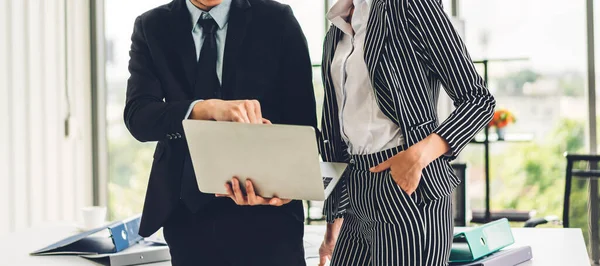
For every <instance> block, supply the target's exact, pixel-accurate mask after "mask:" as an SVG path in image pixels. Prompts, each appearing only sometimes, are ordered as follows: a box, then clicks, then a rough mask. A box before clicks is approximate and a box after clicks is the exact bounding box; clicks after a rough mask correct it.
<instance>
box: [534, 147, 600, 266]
mask: <svg viewBox="0 0 600 266" xmlns="http://www.w3.org/2000/svg"><path fill="white" fill-rule="evenodd" d="M565 157H566V158H567V169H566V179H565V194H564V202H563V215H562V221H559V219H558V217H556V216H550V217H545V218H534V219H531V220H529V221H527V222H526V223H525V227H536V226H538V225H540V224H546V223H549V222H555V223H556V222H558V223H562V226H563V227H565V228H568V227H569V226H570V220H569V213H570V208H571V189H572V183H573V180H574V179H573V178H576V179H575V180H581V181H587V182H589V192H591V193H589V195H591V198H590V199H589V200H588V212H589V213H588V215H589V219H588V220H589V221H588V225H589V227H590V247H591V250H590V255H591V258H592V260H593V261H594V263H596V264H597V265H598V264H600V236H599V234H600V232H599V231H600V230H599V223H600V221H599V220H598V219H599V216H600V214H599V212H600V204H599V201H600V199H599V197H600V196H598V181H599V178H600V170H598V169H599V167H598V163H599V162H600V155H578V154H565ZM576 163H583V164H584V165H585V169H575V164H576ZM593 195H595V196H593Z"/></svg>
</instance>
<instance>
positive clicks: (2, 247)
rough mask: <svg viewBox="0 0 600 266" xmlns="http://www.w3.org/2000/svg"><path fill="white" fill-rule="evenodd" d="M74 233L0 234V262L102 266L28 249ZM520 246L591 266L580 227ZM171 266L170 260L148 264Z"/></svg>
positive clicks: (315, 235)
mask: <svg viewBox="0 0 600 266" xmlns="http://www.w3.org/2000/svg"><path fill="white" fill-rule="evenodd" d="M324 231H325V228H324V227H323V226H307V227H306V234H305V242H306V243H305V245H306V254H307V256H309V257H313V258H309V259H308V260H307V265H308V266H313V265H317V264H318V258H316V256H318V248H319V245H320V244H321V240H322V239H323V233H324ZM74 232H75V230H74V228H73V227H69V226H54V227H46V228H36V229H31V230H28V231H23V232H19V233H14V234H10V235H7V236H4V237H0V265H7V266H12V265H19V266H21V265H24V266H29V265H47V266H71V265H73V266H75V265H77V266H79V265H99V264H97V263H94V262H92V261H90V260H87V259H83V258H79V257H74V256H42V257H35V256H29V255H28V254H29V252H31V251H33V250H36V249H38V248H41V247H44V246H46V245H48V244H50V243H52V242H53V241H56V240H59V239H61V238H63V237H65V236H69V235H70V234H73V233H74ZM513 234H514V236H515V240H516V244H515V246H517V245H529V246H531V247H532V249H533V257H534V259H533V260H532V261H529V262H526V263H523V264H521V265H520V266H589V265H590V263H589V259H588V254H587V251H586V247H585V243H584V241H583V235H582V233H581V230H579V229H526V228H513ZM146 265H150V266H169V265H171V264H170V263H169V262H163V263H154V264H146Z"/></svg>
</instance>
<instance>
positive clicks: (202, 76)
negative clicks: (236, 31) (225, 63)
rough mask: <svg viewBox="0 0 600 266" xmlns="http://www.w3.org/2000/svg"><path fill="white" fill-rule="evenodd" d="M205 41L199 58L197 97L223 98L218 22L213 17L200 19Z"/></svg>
mask: <svg viewBox="0 0 600 266" xmlns="http://www.w3.org/2000/svg"><path fill="white" fill-rule="evenodd" d="M198 24H199V25H200V27H202V34H203V35H204V43H203V44H202V49H201V50H200V58H199V59H198V72H197V74H196V86H195V87H196V89H195V90H196V97H198V98H199V99H210V98H217V99H220V98H221V84H220V82H219V78H218V76H217V37H216V33H217V28H218V26H217V23H216V22H215V20H214V19H212V18H206V19H200V20H198Z"/></svg>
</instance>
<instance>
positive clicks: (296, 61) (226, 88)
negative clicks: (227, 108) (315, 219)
mask: <svg viewBox="0 0 600 266" xmlns="http://www.w3.org/2000/svg"><path fill="white" fill-rule="evenodd" d="M185 1H187V0H174V1H173V2H171V3H169V4H167V5H164V6H160V7H157V8H155V9H152V10H150V11H148V12H146V13H144V14H142V15H141V16H139V17H138V18H137V19H136V21H135V26H134V31H133V35H132V37H131V40H132V45H131V51H130V61H129V72H130V74H131V76H130V78H129V80H128V84H127V102H126V106H125V111H124V120H125V124H126V126H127V128H128V129H129V131H130V132H131V134H132V135H133V136H134V137H135V138H136V139H138V140H139V141H143V142H146V141H158V144H157V146H156V151H155V153H154V162H153V163H152V171H151V173H150V181H149V183H148V189H147V194H146V200H145V204H144V210H143V215H142V222H141V226H140V235H142V236H148V235H150V234H152V233H154V232H155V231H157V230H158V229H159V228H160V227H161V226H162V225H163V223H164V222H165V221H166V219H167V218H168V217H169V214H170V213H171V211H172V210H173V209H174V207H175V206H177V204H179V199H180V190H181V178H182V168H183V162H184V159H186V158H185V157H189V156H190V155H189V151H188V148H187V145H186V141H185V138H186V136H185V134H184V132H183V127H182V120H183V119H184V117H185V115H186V112H187V110H188V108H189V107H190V104H191V103H192V101H194V100H195V99H194V90H195V88H196V87H197V86H202V77H201V76H198V77H197V76H196V73H197V72H196V64H197V63H196V52H195V48H194V41H193V39H192V33H191V30H192V26H191V24H192V23H191V18H190V15H189V12H188V10H187V9H186V6H185ZM228 23H229V26H228V32H227V38H226V44H225V45H226V46H225V55H224V58H223V60H224V65H223V81H222V94H223V98H224V99H225V100H234V99H257V100H258V101H259V102H260V104H261V107H262V114H263V116H264V117H265V118H267V119H270V120H271V121H272V122H273V123H275V124H278V123H280V124H294V125H308V126H313V127H315V128H316V114H315V99H314V91H313V84H312V68H311V61H310V58H309V53H308V48H307V44H306V39H305V37H304V35H303V33H302V31H301V28H300V25H299V24H298V22H297V21H296V19H295V17H294V15H293V14H292V11H291V9H290V7H289V6H286V5H282V4H279V3H277V2H274V1H272V0H233V2H232V6H231V11H230V17H229V22H228ZM188 137H192V136H188ZM193 137H202V136H193ZM213 197H214V196H212V195H206V197H205V198H206V199H207V201H208V199H210V198H213ZM281 208H282V211H283V209H285V210H287V211H291V212H292V213H293V214H294V215H296V216H297V217H300V219H303V216H304V215H303V212H302V205H301V203H300V202H292V203H290V204H287V205H286V206H284V207H281Z"/></svg>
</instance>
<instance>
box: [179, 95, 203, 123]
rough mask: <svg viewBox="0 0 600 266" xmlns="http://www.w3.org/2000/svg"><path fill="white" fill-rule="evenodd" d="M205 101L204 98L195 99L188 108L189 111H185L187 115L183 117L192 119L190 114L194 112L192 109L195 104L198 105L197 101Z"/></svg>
mask: <svg viewBox="0 0 600 266" xmlns="http://www.w3.org/2000/svg"><path fill="white" fill-rule="evenodd" d="M201 101H204V100H195V101H193V102H192V104H190V108H188V111H187V113H185V117H184V118H183V120H185V119H190V115H191V114H192V110H194V105H196V104H197V103H199V102H201Z"/></svg>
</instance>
